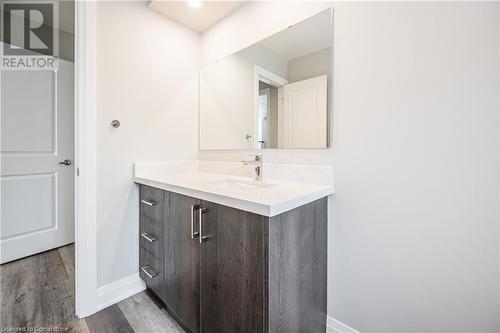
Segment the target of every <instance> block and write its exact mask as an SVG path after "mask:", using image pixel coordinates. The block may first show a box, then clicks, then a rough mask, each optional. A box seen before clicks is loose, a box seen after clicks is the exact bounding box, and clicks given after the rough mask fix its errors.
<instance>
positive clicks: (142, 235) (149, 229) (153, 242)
mask: <svg viewBox="0 0 500 333" xmlns="http://www.w3.org/2000/svg"><path fill="white" fill-rule="evenodd" d="M140 219H141V221H140V224H139V244H140V245H141V246H142V247H143V248H144V249H146V250H147V251H148V252H149V253H151V254H152V255H153V256H154V257H156V259H158V260H160V261H161V260H162V258H163V256H162V245H163V225H161V224H158V223H157V222H153V220H151V219H149V218H147V217H146V216H144V215H141V217H140Z"/></svg>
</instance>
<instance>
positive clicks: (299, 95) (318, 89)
mask: <svg viewBox="0 0 500 333" xmlns="http://www.w3.org/2000/svg"><path fill="white" fill-rule="evenodd" d="M332 19H333V18H332V10H331V9H329V10H326V11H323V12H321V13H319V14H317V15H315V16H312V17H310V18H308V19H306V20H304V21H301V22H299V23H297V24H294V25H293V26H291V27H289V28H288V29H286V30H283V31H280V32H278V33H276V34H274V35H272V36H270V37H268V38H266V39H263V40H261V41H259V42H257V43H255V44H254V45H251V46H250V47H247V48H246V49H243V50H241V51H239V52H237V53H234V54H232V55H229V56H227V57H225V58H222V59H219V60H218V61H216V62H214V63H211V64H209V65H207V66H205V67H203V68H202V69H201V70H200V103H199V108H200V109H199V112H200V122H199V126H200V128H199V135H200V150H229V149H267V148H271V149H300V148H327V147H328V137H329V119H330V104H331V103H330V96H329V95H330V91H331V81H332V80H331V77H332V74H331V73H332V58H333V57H332V41H333V32H332Z"/></svg>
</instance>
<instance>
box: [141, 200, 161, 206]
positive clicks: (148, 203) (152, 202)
mask: <svg viewBox="0 0 500 333" xmlns="http://www.w3.org/2000/svg"><path fill="white" fill-rule="evenodd" d="M141 202H142V203H143V204H145V205H148V206H155V205H156V204H157V202H156V201H153V200H141Z"/></svg>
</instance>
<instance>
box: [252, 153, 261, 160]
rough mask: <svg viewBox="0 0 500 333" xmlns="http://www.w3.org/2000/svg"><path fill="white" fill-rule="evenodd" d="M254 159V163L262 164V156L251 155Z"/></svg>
mask: <svg viewBox="0 0 500 333" xmlns="http://www.w3.org/2000/svg"><path fill="white" fill-rule="evenodd" d="M250 156H252V157H253V158H254V161H256V162H262V155H260V154H257V155H250Z"/></svg>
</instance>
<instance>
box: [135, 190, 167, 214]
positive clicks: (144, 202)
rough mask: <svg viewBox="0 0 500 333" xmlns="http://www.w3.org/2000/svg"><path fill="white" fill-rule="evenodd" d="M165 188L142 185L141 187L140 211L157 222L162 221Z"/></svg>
mask: <svg viewBox="0 0 500 333" xmlns="http://www.w3.org/2000/svg"><path fill="white" fill-rule="evenodd" d="M163 192H164V191H163V190H160V189H157V188H154V187H150V186H145V185H141V187H140V209H139V210H140V212H141V214H142V215H145V216H147V217H149V218H151V219H153V220H155V221H157V222H162V213H163V205H164V202H163Z"/></svg>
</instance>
